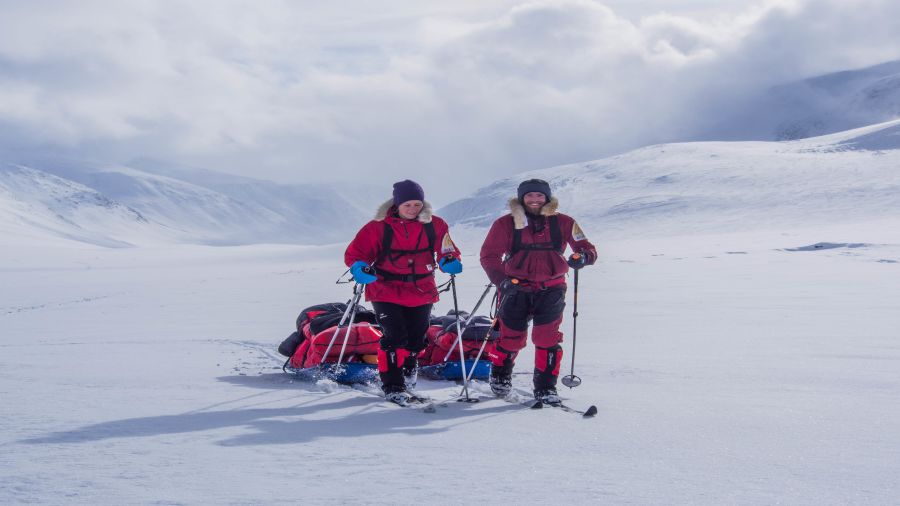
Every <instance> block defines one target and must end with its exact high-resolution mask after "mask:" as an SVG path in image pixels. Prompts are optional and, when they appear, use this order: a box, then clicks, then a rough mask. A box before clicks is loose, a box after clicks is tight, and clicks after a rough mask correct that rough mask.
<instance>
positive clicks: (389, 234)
mask: <svg viewBox="0 0 900 506" xmlns="http://www.w3.org/2000/svg"><path fill="white" fill-rule="evenodd" d="M383 223H384V231H383V233H382V234H381V250H380V251H379V252H378V258H377V259H376V260H375V263H376V264H381V263H382V262H384V259H385V258H387V257H388V255H389V254H390V253H391V243H392V242H393V241H394V228H393V227H392V226H391V224H390V223H388V222H387V221H384V222H383Z"/></svg>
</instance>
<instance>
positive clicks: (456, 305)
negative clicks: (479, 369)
mask: <svg viewBox="0 0 900 506" xmlns="http://www.w3.org/2000/svg"><path fill="white" fill-rule="evenodd" d="M450 287H451V288H452V289H453V311H454V312H455V313H456V342H457V343H459V367H460V371H461V374H462V377H463V378H465V377H466V354H465V351H464V350H463V344H462V339H460V337H461V336H462V330H461V329H460V326H459V303H458V302H457V299H456V274H451V275H450ZM467 323H468V322H467ZM463 393H464V394H465V396H466V399H465V402H470V399H469V386H468V385H467V384H466V383H465V382H464V383H463Z"/></svg>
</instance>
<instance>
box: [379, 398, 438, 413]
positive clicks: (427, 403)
mask: <svg viewBox="0 0 900 506" xmlns="http://www.w3.org/2000/svg"><path fill="white" fill-rule="evenodd" d="M385 400H386V401H387V402H389V403H391V404H394V405H396V406H400V407H401V408H410V409H421V410H422V412H423V413H435V412H436V411H437V408H436V407H435V403H434V401H432V400H431V399H430V398H428V397H422V396H420V395H410V396H409V398H408V399H407V400H405V401H400V400H393V399H387V398H386V399H385Z"/></svg>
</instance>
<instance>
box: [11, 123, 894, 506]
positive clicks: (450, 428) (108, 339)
mask: <svg viewBox="0 0 900 506" xmlns="http://www.w3.org/2000/svg"><path fill="white" fill-rule="evenodd" d="M896 126H897V125H896V123H889V124H883V125H879V126H874V127H871V128H869V129H867V130H864V131H855V132H850V133H843V134H835V136H832V137H827V138H818V139H809V140H805V141H796V142H794V143H778V144H773V143H735V144H729V143H717V144H714V145H709V144H684V145H666V146H656V147H650V148H645V149H644V150H638V151H635V152H632V153H627V154H624V155H622V156H621V157H613V158H610V159H605V160H600V161H597V162H588V163H587V164H579V165H573V166H567V167H563V168H556V169H545V170H543V171H534V172H531V173H526V174H523V175H521V176H520V177H517V178H514V179H510V180H504V181H499V182H497V183H494V184H492V185H490V186H489V187H488V188H485V189H482V190H478V191H477V192H476V193H475V194H474V195H473V196H472V197H469V198H466V199H463V200H461V201H459V202H457V203H455V204H451V205H450V206H447V208H445V209H444V210H443V211H442V213H444V214H445V215H446V216H447V217H448V218H452V219H453V222H454V223H455V226H454V228H453V233H454V236H455V238H456V240H457V242H458V243H459V246H460V248H461V249H462V250H463V253H464V256H463V263H464V265H465V267H466V269H465V271H464V272H463V274H462V275H460V277H459V296H460V305H461V306H462V307H463V308H467V307H471V306H472V305H473V304H474V302H475V300H476V299H477V297H478V295H479V294H480V293H481V291H482V289H483V287H484V283H485V282H486V280H485V277H484V275H483V273H482V271H481V269H480V268H479V266H478V249H479V246H480V244H481V240H482V239H483V237H484V232H485V229H484V225H485V224H487V223H489V220H490V219H491V218H492V217H496V216H499V215H500V214H501V213H502V212H503V205H504V203H505V201H506V197H507V196H508V195H509V194H510V193H511V191H512V188H514V186H515V183H516V182H517V181H518V180H520V179H522V178H526V177H542V176H543V177H546V178H547V179H548V180H550V181H551V184H554V185H559V191H558V195H559V197H560V200H561V203H562V205H561V210H562V211H563V212H566V213H570V214H572V215H573V216H575V217H576V218H578V220H579V223H581V224H582V226H583V228H584V229H585V230H586V232H587V233H588V235H589V237H590V238H591V239H592V240H593V241H594V242H595V243H596V244H597V246H598V249H599V251H600V260H599V262H598V263H597V265H595V266H593V267H590V268H587V269H585V270H583V271H582V276H581V279H580V294H579V317H578V346H577V355H576V362H575V371H576V373H577V374H578V375H579V376H581V378H582V379H583V380H584V383H583V384H582V385H581V386H580V387H578V388H575V389H571V390H568V389H563V390H562V394H563V396H564V398H566V399H567V401H566V402H567V403H569V404H570V405H572V406H574V407H585V406H587V405H589V404H596V405H597V406H598V408H599V414H598V415H597V416H596V417H595V418H593V419H582V418H580V417H577V416H573V415H572V414H570V413H566V412H562V411H559V410H550V409H546V410H542V411H530V410H528V409H524V408H522V407H521V406H520V405H517V404H510V403H506V402H503V401H500V400H496V399H491V398H490V395H489V389H488V388H487V386H486V385H485V384H483V383H478V384H476V385H475V387H474V389H475V391H476V392H477V393H478V395H479V396H481V397H484V400H483V401H482V402H480V403H477V404H464V403H455V402H450V403H447V405H446V406H441V407H438V409H437V412H436V413H432V414H429V413H423V412H421V411H417V410H410V409H403V408H399V407H396V406H393V405H389V404H387V403H385V402H384V401H383V400H382V399H380V398H378V397H377V396H375V395H373V394H372V392H371V391H368V390H365V389H363V390H358V389H351V388H347V387H343V386H339V385H336V384H333V383H329V382H319V383H317V384H310V383H303V382H298V381H295V380H292V378H291V377H289V376H287V375H285V374H284V373H282V372H281V370H280V366H281V363H282V361H283V358H282V357H280V356H279V355H277V352H276V351H275V349H276V347H277V345H278V343H279V342H280V341H281V339H283V338H284V337H285V336H286V335H287V334H288V333H290V331H291V330H292V326H293V324H294V318H295V317H296V315H297V313H298V312H299V311H300V310H301V309H302V308H303V307H306V306H308V305H312V304H316V303H320V302H330V301H338V300H346V299H348V298H349V289H348V288H347V286H348V285H336V284H334V280H335V279H336V278H337V277H338V276H339V275H340V274H341V272H342V271H343V269H344V267H343V264H342V254H343V248H344V246H345V244H343V243H338V244H332V245H319V246H297V245H272V244H255V245H244V246H229V247H213V246H207V245H191V244H173V243H169V242H165V241H161V242H157V243H156V244H155V245H146V246H143V247H125V248H122V247H117V248H109V247H102V246H98V245H96V244H89V243H88V242H86V241H84V242H76V241H72V240H70V239H65V238H61V237H59V236H57V235H53V234H34V233H31V232H32V231H31V230H30V229H26V230H20V232H21V233H19V234H12V233H10V234H5V235H4V236H5V239H4V240H3V244H4V247H3V249H2V251H0V260H2V268H0V279H2V286H3V290H2V292H0V400H2V405H3V411H2V413H3V416H2V417H0V502H2V503H4V504H17V503H31V504H281V503H285V502H288V503H302V504H334V503H358V504H397V503H404V504H412V503H423V502H427V503H430V504H469V503H472V502H475V501H484V500H489V501H490V502H497V503H515V504H538V503H556V504H598V503H599V504H710V505H713V504H810V505H821V504H892V503H895V502H896V498H897V497H898V496H900V485H898V483H897V480H896V478H895V474H896V472H895V469H896V467H897V465H898V464H900V442H898V439H897V438H896V437H895V435H896V434H897V433H900V407H898V406H900V404H898V403H897V402H896V399H897V398H898V395H900V367H898V364H900V341H898V333H897V329H898V328H900V311H897V308H898V307H900V290H898V288H897V287H898V286H900V212H898V211H900V189H898V188H900V184H898V182H900V171H898V167H900V163H897V162H898V160H900V157H898V153H900V151H897V150H895V149H893V148H895V147H897V145H896V144H891V142H892V141H893V140H894V139H896V133H895V131H896ZM860 139H862V140H860ZM863 142H870V143H872V144H866V146H868V148H867V147H866V146H862V145H861V143H863ZM804 143H805V144H804ZM854 143H855V144H854ZM875 145H878V146H880V147H878V148H873V147H872V146H875ZM854 146H856V148H854ZM663 151H665V153H663ZM711 154H715V155H717V158H713V157H711V156H710V155H711ZM705 160H710V161H709V162H705ZM676 168H677V170H675V169H676ZM611 175H613V176H614V177H608V176H611ZM660 178H664V179H660ZM3 202H5V203H6V202H9V201H8V200H7V201H3ZM665 202H669V203H670V204H669V205H664V204H665ZM660 203H663V204H660ZM4 205H6V204H4ZM116 212H127V210H126V211H121V210H120V211H116ZM6 223H12V222H11V221H9V222H6ZM16 223H18V226H20V227H25V225H23V224H22V222H16ZM132 232H133V231H132ZM570 292H571V290H570ZM569 300H570V301H571V293H570V299H569ZM451 307H452V302H451V300H450V298H449V297H448V296H447V295H446V294H445V296H444V297H443V299H442V301H441V302H440V304H439V305H438V306H437V307H436V308H435V313H438V314H443V313H445V312H446V311H447V310H448V309H450V308H451ZM571 323H572V322H571V306H570V307H569V308H567V311H566V319H565V323H564V325H563V330H564V332H566V334H567V335H570V332H571ZM564 346H565V349H566V352H567V353H568V352H569V351H570V349H571V348H570V346H571V342H569V341H568V339H567V341H566V343H564ZM531 353H533V347H532V346H530V345H529V347H528V348H526V350H525V351H524V352H523V357H522V358H521V359H520V360H519V363H518V364H517V369H516V375H515V376H514V384H515V387H516V388H517V389H519V390H523V391H525V390H528V389H529V386H530V381H531V378H530V368H529V364H530V356H531ZM568 359H569V356H568V355H567V357H566V359H565V363H564V369H565V370H566V371H568V367H569V361H568ZM419 390H420V391H422V392H424V393H427V394H428V395H430V396H432V397H434V398H437V399H446V398H450V397H451V396H453V395H454V394H456V393H457V392H458V387H457V386H456V385H454V384H450V383H446V382H437V381H422V382H421V384H420V387H419Z"/></svg>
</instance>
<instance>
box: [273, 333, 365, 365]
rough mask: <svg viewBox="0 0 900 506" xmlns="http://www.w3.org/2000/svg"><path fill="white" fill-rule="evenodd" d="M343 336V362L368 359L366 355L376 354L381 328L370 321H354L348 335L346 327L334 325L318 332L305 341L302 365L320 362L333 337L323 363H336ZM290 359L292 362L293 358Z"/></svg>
mask: <svg viewBox="0 0 900 506" xmlns="http://www.w3.org/2000/svg"><path fill="white" fill-rule="evenodd" d="M335 332H337V336H335ZM345 337H346V339H347V346H346V348H345V349H344V358H343V361H344V362H359V361H364V360H365V361H368V359H367V358H366V357H367V356H376V355H377V354H378V342H379V341H380V340H381V330H380V329H379V328H378V327H376V326H374V325H372V324H371V323H354V324H353V325H351V326H350V335H349V336H347V327H341V328H338V327H337V326H334V327H329V328H327V329H325V330H323V331H322V332H319V333H318V334H316V335H315V336H313V338H312V339H310V340H308V341H307V342H308V343H309V344H308V346H307V347H306V348H307V349H306V358H305V360H304V362H303V367H314V366H317V365H319V364H320V363H322V356H323V355H324V354H325V350H327V349H328V344H329V343H331V339H332V338H334V344H332V345H331V350H330V351H329V352H328V356H327V357H325V363H336V362H337V361H338V357H339V356H340V354H341V347H342V346H343V345H344V338H345ZM291 360H292V362H293V358H292V359H291Z"/></svg>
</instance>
